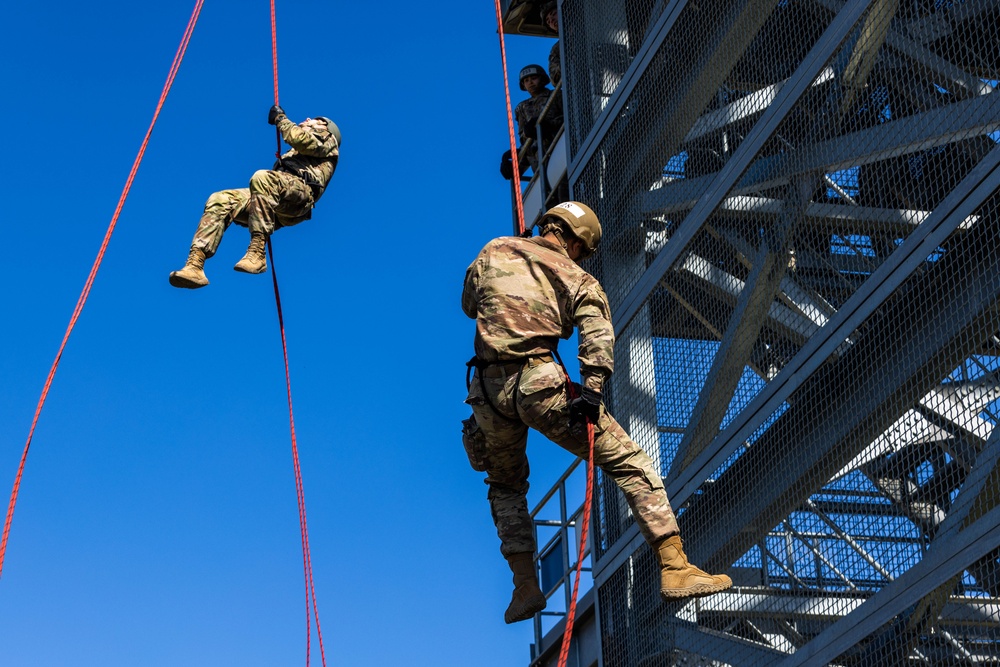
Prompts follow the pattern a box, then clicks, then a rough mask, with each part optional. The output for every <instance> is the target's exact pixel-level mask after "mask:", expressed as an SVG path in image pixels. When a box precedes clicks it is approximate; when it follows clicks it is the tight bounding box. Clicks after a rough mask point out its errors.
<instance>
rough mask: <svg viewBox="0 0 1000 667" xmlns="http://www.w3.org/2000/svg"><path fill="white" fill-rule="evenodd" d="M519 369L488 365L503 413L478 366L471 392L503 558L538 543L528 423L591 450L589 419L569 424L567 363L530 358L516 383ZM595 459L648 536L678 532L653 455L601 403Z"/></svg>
mask: <svg viewBox="0 0 1000 667" xmlns="http://www.w3.org/2000/svg"><path fill="white" fill-rule="evenodd" d="M519 370H520V369H519V368H518V364H517V363H515V364H506V365H503V366H500V365H497V366H491V367H489V368H488V369H486V371H485V372H484V376H483V383H482V385H483V386H484V387H485V390H486V392H487V394H488V397H489V400H490V401H492V403H493V405H494V406H496V408H497V410H498V411H499V412H500V414H497V412H496V411H494V410H493V408H492V407H490V404H489V403H488V402H487V401H486V398H485V397H484V396H483V392H482V388H481V386H480V380H479V373H481V372H483V371H478V370H477V371H476V374H475V376H474V377H473V379H472V383H471V386H470V389H469V397H468V398H467V399H466V403H468V404H470V405H471V407H472V411H473V414H474V415H475V419H476V422H478V426H479V429H480V430H481V431H482V434H483V435H484V436H485V451H484V452H483V456H482V459H483V460H482V461H481V462H480V463H481V466H480V467H481V468H485V470H486V473H487V477H486V484H487V485H489V487H490V488H489V492H488V494H487V498H488V499H489V502H490V510H491V511H492V513H493V523H494V524H496V527H497V535H498V536H499V537H500V542H501V546H500V552H501V553H502V554H503V555H504V556H505V557H506V556H509V555H511V554H516V553H523V552H532V553H533V552H534V551H535V549H536V543H535V534H534V528H533V525H532V521H531V516H530V514H529V512H528V502H527V493H528V473H529V466H528V457H527V455H526V453H525V450H526V446H527V442H528V428H529V427H530V428H533V429H535V430H537V431H539V432H540V433H541V434H542V435H544V436H545V437H546V438H548V439H549V440H552V441H553V442H555V443H556V444H558V445H559V446H561V447H563V448H564V449H566V450H568V451H570V452H572V453H573V454H576V455H577V456H579V457H582V458H584V459H585V458H587V455H588V450H589V443H588V441H587V429H586V425H584V424H577V425H574V426H570V423H569V401H568V396H567V392H566V379H565V375H564V374H563V371H562V368H561V367H560V366H558V365H557V364H556V363H555V362H552V361H547V362H544V363H539V362H538V361H535V360H532V361H529V362H528V363H527V364H525V365H524V367H523V371H521V372H520V384H518V376H519ZM470 458H471V455H470ZM594 464H595V465H596V466H598V467H599V468H600V469H601V470H602V471H604V474H605V475H607V476H608V477H609V478H611V479H613V480H614V481H615V483H616V484H617V485H618V486H619V488H621V490H622V491H623V492H624V493H625V498H626V500H627V501H628V504H629V506H630V507H631V508H632V513H633V515H634V516H635V517H636V521H637V522H638V524H639V529H640V531H641V532H642V534H643V536H644V537H645V538H646V541H647V542H649V543H650V544H654V543H656V542H657V541H659V540H661V539H663V538H664V537H669V536H671V535H676V534H677V533H678V532H679V530H678V527H677V519H676V518H675V517H674V512H673V510H672V509H671V507H670V501H669V500H668V499H667V492H666V490H665V489H664V487H663V482H662V480H661V479H660V476H659V475H658V474H657V473H656V470H655V468H654V466H653V461H652V460H651V459H650V458H649V455H648V454H646V452H645V451H643V450H642V448H641V447H639V445H637V444H636V443H635V442H633V441H632V439H631V438H629V436H628V434H627V433H625V430H624V429H623V428H622V427H621V425H619V424H618V422H617V421H615V419H614V417H612V416H611V415H610V414H608V412H607V410H605V409H604V408H603V407H602V408H601V414H600V418H599V419H598V423H597V424H596V425H595V427H594ZM473 467H476V465H475V463H473Z"/></svg>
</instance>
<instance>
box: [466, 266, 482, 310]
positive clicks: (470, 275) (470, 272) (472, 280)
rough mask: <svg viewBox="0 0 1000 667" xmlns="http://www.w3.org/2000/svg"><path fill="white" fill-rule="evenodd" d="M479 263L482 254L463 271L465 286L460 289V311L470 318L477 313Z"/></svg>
mask: <svg viewBox="0 0 1000 667" xmlns="http://www.w3.org/2000/svg"><path fill="white" fill-rule="evenodd" d="M481 264H482V255H480V256H479V257H477V258H476V261H474V262H473V263H472V264H470V265H469V268H468V269H467V270H466V272H465V287H464V289H463V290H462V311H463V312H464V313H465V314H466V315H467V316H469V317H471V318H472V319H476V315H478V314H479V308H478V307H477V304H478V299H477V298H476V290H477V289H478V286H479V269H480V265H481Z"/></svg>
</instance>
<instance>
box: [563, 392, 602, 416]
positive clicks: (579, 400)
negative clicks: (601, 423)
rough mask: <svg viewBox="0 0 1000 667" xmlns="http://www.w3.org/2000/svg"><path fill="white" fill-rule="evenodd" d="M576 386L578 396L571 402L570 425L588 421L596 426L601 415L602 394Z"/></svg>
mask: <svg viewBox="0 0 1000 667" xmlns="http://www.w3.org/2000/svg"><path fill="white" fill-rule="evenodd" d="M574 386H575V387H576V393H577V396H576V398H573V399H570V402H569V423H570V424H571V425H572V424H578V423H580V422H581V421H583V420H584V419H586V420H587V421H589V422H590V423H591V424H596V423H597V419H598V417H600V415H601V393H600V392H599V391H594V390H593V389H590V388H589V387H583V386H581V385H574Z"/></svg>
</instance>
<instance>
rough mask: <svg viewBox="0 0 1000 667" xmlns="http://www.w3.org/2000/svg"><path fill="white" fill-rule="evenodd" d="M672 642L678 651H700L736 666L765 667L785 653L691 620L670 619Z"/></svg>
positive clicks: (699, 653)
mask: <svg viewBox="0 0 1000 667" xmlns="http://www.w3.org/2000/svg"><path fill="white" fill-rule="evenodd" d="M668 627H669V630H670V632H671V634H672V635H673V640H674V642H673V643H674V646H676V647H677V648H679V649H680V650H682V651H687V652H689V653H694V654H697V655H702V656H705V657H707V658H712V659H713V660H718V661H719V662H722V663H724V664H729V665H740V667H756V666H759V667H766V666H767V665H773V664H774V663H775V661H777V660H780V659H781V658H783V657H785V656H787V655H788V654H787V653H785V652H784V651H777V650H775V649H772V648H767V647H766V646H761V645H760V644H759V643H757V642H752V641H750V640H748V639H742V638H740V637H736V636H734V635H731V634H726V633H723V632H716V631H713V630H709V629H707V628H702V627H699V626H698V625H696V624H694V623H687V622H684V621H674V622H671V623H670V624H669V626H668Z"/></svg>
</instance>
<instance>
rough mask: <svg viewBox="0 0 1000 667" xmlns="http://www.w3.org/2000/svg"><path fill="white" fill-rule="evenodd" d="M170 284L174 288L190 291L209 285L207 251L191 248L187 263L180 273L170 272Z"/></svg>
mask: <svg viewBox="0 0 1000 667" xmlns="http://www.w3.org/2000/svg"><path fill="white" fill-rule="evenodd" d="M170 284H171V285H173V286H174V287H186V288H188V289H198V288H199V287H204V286H205V285H207V284H208V277H207V276H206V275H205V251H204V250H202V249H201V248H195V247H194V246H191V252H189V253H188V258H187V263H185V264H184V268H183V269H181V270H180V271H171V272H170Z"/></svg>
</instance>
